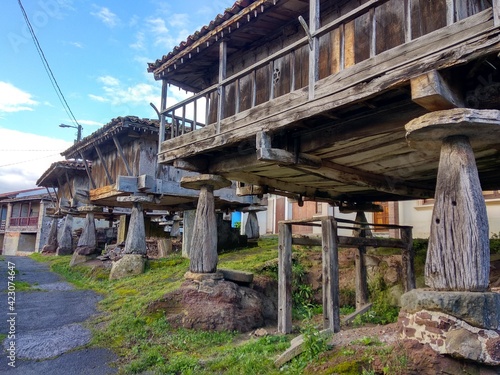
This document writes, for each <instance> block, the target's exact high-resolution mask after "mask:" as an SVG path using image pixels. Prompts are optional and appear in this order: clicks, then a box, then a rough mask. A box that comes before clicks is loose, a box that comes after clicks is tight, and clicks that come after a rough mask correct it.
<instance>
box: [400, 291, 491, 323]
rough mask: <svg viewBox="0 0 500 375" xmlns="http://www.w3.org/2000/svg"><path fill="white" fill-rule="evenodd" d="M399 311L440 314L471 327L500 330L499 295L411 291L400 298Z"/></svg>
mask: <svg viewBox="0 0 500 375" xmlns="http://www.w3.org/2000/svg"><path fill="white" fill-rule="evenodd" d="M401 308H402V310H404V311H406V312H409V313H415V312H417V311H421V310H430V311H442V312H444V313H447V314H449V315H451V316H454V317H455V318H458V319H460V320H463V321H465V322H467V323H469V324H470V325H472V326H475V327H479V328H486V329H493V330H500V294H499V293H488V292H486V293H481V292H442V291H433V290H424V289H414V290H412V291H410V292H408V293H405V294H403V296H401Z"/></svg>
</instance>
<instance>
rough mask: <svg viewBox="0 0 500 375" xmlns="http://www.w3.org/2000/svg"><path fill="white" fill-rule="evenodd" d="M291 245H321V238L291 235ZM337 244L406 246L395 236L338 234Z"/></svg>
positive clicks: (346, 245) (352, 245)
mask: <svg viewBox="0 0 500 375" xmlns="http://www.w3.org/2000/svg"><path fill="white" fill-rule="evenodd" d="M292 244H293V245H302V246H321V238H319V237H317V238H314V237H293V238H292ZM338 244H339V246H342V247H358V246H371V247H395V248H400V249H405V248H406V243H405V242H404V241H402V240H400V239H397V238H368V237H347V236H338Z"/></svg>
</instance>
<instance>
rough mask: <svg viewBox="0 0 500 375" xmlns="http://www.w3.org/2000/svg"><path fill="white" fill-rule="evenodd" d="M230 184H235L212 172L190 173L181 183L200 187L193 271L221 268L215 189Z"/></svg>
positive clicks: (190, 250) (193, 247)
mask: <svg viewBox="0 0 500 375" xmlns="http://www.w3.org/2000/svg"><path fill="white" fill-rule="evenodd" d="M228 186H231V181H229V180H226V179H225V178H224V177H221V176H217V175H211V174H202V175H197V176H186V177H183V178H182V180H181V187H183V188H186V189H197V190H200V195H199V198H198V205H197V207H196V217H195V219H194V229H193V237H192V239H191V248H190V249H189V259H190V262H189V271H191V272H192V273H215V272H216V271H217V261H218V256H217V220H216V218H215V202H214V190H215V189H222V188H223V187H228Z"/></svg>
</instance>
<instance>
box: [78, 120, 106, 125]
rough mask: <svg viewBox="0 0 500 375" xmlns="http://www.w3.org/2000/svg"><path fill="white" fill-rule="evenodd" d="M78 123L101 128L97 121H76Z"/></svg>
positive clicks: (100, 123)
mask: <svg viewBox="0 0 500 375" xmlns="http://www.w3.org/2000/svg"><path fill="white" fill-rule="evenodd" d="M78 123H79V124H80V125H86V126H102V125H103V123H102V122H99V121H94V120H78Z"/></svg>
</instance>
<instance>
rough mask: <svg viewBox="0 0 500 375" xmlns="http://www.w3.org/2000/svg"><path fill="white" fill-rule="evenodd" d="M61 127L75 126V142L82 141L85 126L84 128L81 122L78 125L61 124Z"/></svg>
mask: <svg viewBox="0 0 500 375" xmlns="http://www.w3.org/2000/svg"><path fill="white" fill-rule="evenodd" d="M59 127H60V128H74V129H77V133H76V141H75V143H77V142H80V141H81V140H82V129H83V128H82V126H81V125H80V124H78V126H73V125H66V124H61V125H59Z"/></svg>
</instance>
